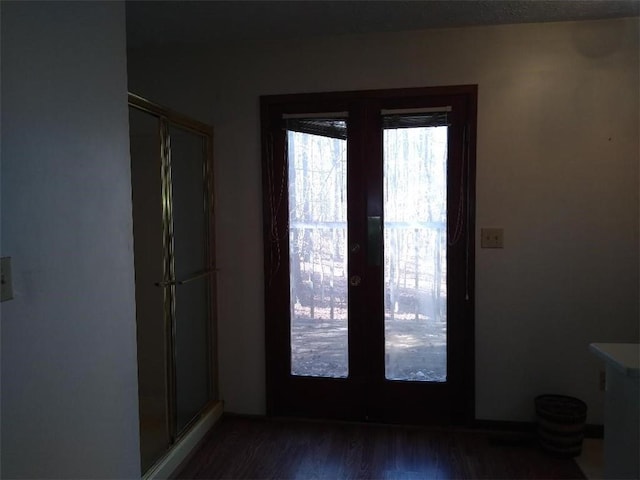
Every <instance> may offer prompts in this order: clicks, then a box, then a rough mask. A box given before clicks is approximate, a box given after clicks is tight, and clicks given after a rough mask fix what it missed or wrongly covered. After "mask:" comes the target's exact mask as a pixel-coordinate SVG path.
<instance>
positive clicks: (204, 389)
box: [169, 125, 213, 434]
mask: <svg viewBox="0 0 640 480" xmlns="http://www.w3.org/2000/svg"><path fill="white" fill-rule="evenodd" d="M169 138H170V139H171V185H172V204H173V209H172V216H173V241H174V268H175V278H176V286H175V330H174V335H175V339H174V342H175V382H176V422H177V424H176V431H177V432H178V434H179V433H180V432H181V431H182V430H183V429H184V428H185V427H186V426H187V425H188V424H189V422H191V420H192V419H194V417H195V416H196V415H197V414H198V413H199V412H200V411H201V410H202V409H203V408H204V406H205V405H206V404H207V402H208V401H209V398H210V394H209V392H210V389H211V385H210V378H211V372H210V370H211V362H210V360H209V354H208V349H207V346H208V344H209V341H208V338H209V335H210V331H209V326H208V323H209V322H208V319H209V308H210V307H209V305H210V301H209V300H210V294H209V292H210V291H211V277H212V275H213V268H212V266H211V265H210V261H209V249H208V248H207V245H208V243H209V240H210V238H209V229H208V225H209V216H210V207H209V202H208V201H207V195H206V191H207V188H206V182H205V179H206V173H207V172H206V162H205V158H206V146H207V144H206V138H205V137H203V136H201V135H199V134H197V133H194V132H191V131H189V130H185V129H182V128H179V127H177V126H174V125H170V126H169Z"/></svg>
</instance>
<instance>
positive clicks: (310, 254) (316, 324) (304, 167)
mask: <svg viewBox="0 0 640 480" xmlns="http://www.w3.org/2000/svg"><path fill="white" fill-rule="evenodd" d="M287 128H288V132H287V152H288V169H289V171H288V174H289V265H290V285H291V287H290V288H291V290H290V292H291V304H290V308H291V374H292V375H299V376H313V377H333V378H344V377H347V376H348V374H349V364H348V353H349V348H348V320H347V307H348V305H347V289H348V287H347V191H346V188H347V165H346V161H347V158H346V157H347V125H346V121H345V120H337V119H321V118H316V119H305V120H289V121H288V122H287Z"/></svg>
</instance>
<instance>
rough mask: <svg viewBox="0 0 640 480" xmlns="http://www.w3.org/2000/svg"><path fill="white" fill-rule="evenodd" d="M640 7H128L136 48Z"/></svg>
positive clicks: (639, 9) (606, 2) (609, 13)
mask: <svg viewBox="0 0 640 480" xmlns="http://www.w3.org/2000/svg"><path fill="white" fill-rule="evenodd" d="M639 14H640V0H570V1H566V0H515V1H514V0H427V1H405V0H395V1H389V0H385V1H362V0H361V1H352V0H326V1H317V0H300V1H269V0H262V1H249V0H246V1H245V0H236V1H185V0H183V1H128V2H127V41H128V45H129V47H131V48H137V47H144V46H152V45H155V46H159V45H167V44H171V43H179V44H212V43H218V44H219V43H220V42H246V41H261V40H267V39H284V38H302V37H307V36H320V35H336V34H347V33H371V32H389V31H401V30H420V29H425V28H442V27H458V26H467V25H497V24H505V23H530V22H554V21H566V20H589V19H604V18H614V17H631V16H638V15H639Z"/></svg>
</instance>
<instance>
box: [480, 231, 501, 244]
mask: <svg viewBox="0 0 640 480" xmlns="http://www.w3.org/2000/svg"><path fill="white" fill-rule="evenodd" d="M480 247H481V248H504V230H503V229H502V228H481V229H480Z"/></svg>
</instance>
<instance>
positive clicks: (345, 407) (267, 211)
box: [261, 86, 477, 424]
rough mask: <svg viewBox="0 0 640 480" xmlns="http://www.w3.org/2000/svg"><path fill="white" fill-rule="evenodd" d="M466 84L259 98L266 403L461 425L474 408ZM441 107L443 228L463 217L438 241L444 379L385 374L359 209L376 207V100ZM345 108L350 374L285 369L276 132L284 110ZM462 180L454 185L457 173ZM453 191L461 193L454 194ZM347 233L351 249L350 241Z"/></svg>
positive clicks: (281, 188)
mask: <svg viewBox="0 0 640 480" xmlns="http://www.w3.org/2000/svg"><path fill="white" fill-rule="evenodd" d="M476 96H477V89H476V87H475V86H461V87H443V88H439V87H438V88H425V89H403V90H388V91H379V92H378V91H367V92H338V93H335V94H318V95H316V94H297V95H283V96H267V97H262V98H261V102H262V112H261V114H262V138H263V142H262V144H263V150H262V154H263V186H264V188H263V195H264V202H263V206H264V210H263V213H264V235H265V260H264V262H265V317H266V318H265V320H266V328H265V340H266V352H267V357H266V381H267V413H268V415H272V416H296V417H316V418H329V419H340V420H357V421H376V422H398V423H445V424H451V423H458V424H460V423H469V422H471V421H472V420H473V418H474V403H475V402H474V392H475V385H474V370H475V367H474V326H473V298H474V285H473V265H474V244H473V232H474V215H475V210H474V198H475V160H474V159H475V116H476ZM444 105H447V106H451V107H452V112H451V124H450V127H449V131H448V135H449V137H448V167H447V168H448V171H447V178H448V180H447V212H448V214H447V231H448V236H449V235H450V233H451V232H453V231H454V230H455V228H456V223H455V222H458V221H460V220H461V219H460V218H458V217H457V216H456V212H458V207H459V202H464V205H463V207H464V218H463V219H462V221H463V229H462V231H461V232H460V235H459V238H458V241H457V242H456V243H454V244H453V245H451V244H450V245H449V246H448V248H447V275H448V288H447V359H448V366H447V371H448V378H447V382H446V383H430V382H410V381H396V380H387V379H385V339H384V334H385V326H384V272H383V262H382V259H381V261H380V262H378V263H377V264H371V262H370V260H369V259H368V257H369V255H368V250H367V249H368V245H367V233H368V232H367V217H368V216H378V217H381V218H382V217H383V215H384V213H383V211H382V210H383V203H382V176H383V165H382V161H383V158H382V157H383V155H382V124H381V115H380V111H381V110H382V109H406V108H429V107H440V106H444ZM341 111H348V112H349V116H348V120H347V124H348V141H347V157H348V162H347V201H348V215H347V217H348V218H347V220H348V227H347V245H348V248H349V253H348V274H347V278H349V277H351V276H353V275H358V276H360V277H361V278H362V283H361V284H360V285H359V286H349V290H348V300H349V308H348V319H349V320H348V321H349V330H348V335H349V375H348V377H347V378H321V377H305V376H294V375H292V374H291V373H290V372H291V346H290V328H291V323H290V322H291V319H290V286H289V250H288V249H289V245H288V239H289V235H288V197H287V177H286V169H287V163H286V131H285V129H284V127H283V125H282V120H281V119H282V115H283V114H284V113H309V114H313V113H314V112H317V113H321V112H341ZM457 179H460V180H459V181H461V182H462V185H460V183H459V181H457ZM460 191H462V192H464V194H463V195H462V196H460ZM355 243H357V244H359V245H360V249H359V250H358V251H357V252H355V253H354V252H352V251H351V248H350V247H351V246H352V245H354V244H355Z"/></svg>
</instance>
